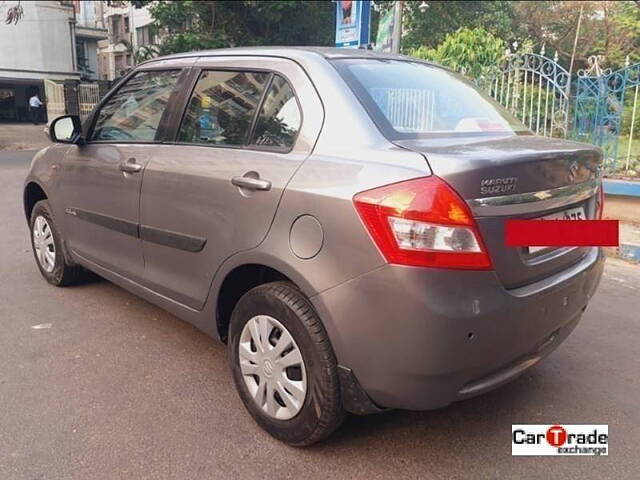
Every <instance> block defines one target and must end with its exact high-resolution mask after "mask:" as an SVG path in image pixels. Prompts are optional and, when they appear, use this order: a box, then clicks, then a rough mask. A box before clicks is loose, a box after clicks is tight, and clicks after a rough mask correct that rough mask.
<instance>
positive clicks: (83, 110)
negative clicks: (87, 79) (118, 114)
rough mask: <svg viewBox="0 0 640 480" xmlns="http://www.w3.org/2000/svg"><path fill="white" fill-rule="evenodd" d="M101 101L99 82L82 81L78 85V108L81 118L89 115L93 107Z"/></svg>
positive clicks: (83, 118)
mask: <svg viewBox="0 0 640 480" xmlns="http://www.w3.org/2000/svg"><path fill="white" fill-rule="evenodd" d="M99 101H100V90H99V88H98V84H97V83H81V84H80V85H79V86H78V109H79V110H80V120H82V121H83V122H84V120H85V119H86V118H87V116H89V114H90V113H91V110H93V107H95V106H96V104H97V103H98V102H99Z"/></svg>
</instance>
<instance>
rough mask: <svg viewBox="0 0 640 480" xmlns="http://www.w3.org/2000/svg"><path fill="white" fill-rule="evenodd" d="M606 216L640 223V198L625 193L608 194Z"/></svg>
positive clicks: (605, 208) (605, 205) (604, 215)
mask: <svg viewBox="0 0 640 480" xmlns="http://www.w3.org/2000/svg"><path fill="white" fill-rule="evenodd" d="M602 216H603V217H604V218H608V219H611V220H620V221H622V222H632V223H637V224H640V198H638V197H628V196H625V195H606V196H605V199H604V212H603V215H602Z"/></svg>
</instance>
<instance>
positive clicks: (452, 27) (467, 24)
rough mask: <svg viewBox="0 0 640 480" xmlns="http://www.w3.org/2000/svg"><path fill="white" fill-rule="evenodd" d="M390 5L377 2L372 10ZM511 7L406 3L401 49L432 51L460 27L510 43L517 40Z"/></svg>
mask: <svg viewBox="0 0 640 480" xmlns="http://www.w3.org/2000/svg"><path fill="white" fill-rule="evenodd" d="M393 4H394V2H393V1H388V0H385V1H381V0H377V1H376V2H375V7H376V10H379V11H381V12H382V13H384V12H386V11H387V10H388V9H390V8H392V7H393ZM513 4H514V2H508V1H458V2H451V1H425V2H420V1H407V2H405V7H404V10H403V15H402V17H403V19H402V25H403V36H402V50H403V51H404V52H409V51H410V50H412V49H415V48H418V47H428V48H435V47H437V46H438V45H440V43H442V41H443V40H444V39H445V37H446V36H447V35H449V34H451V33H454V32H456V31H457V30H459V29H460V28H470V29H472V28H483V29H484V30H485V31H487V32H489V33H491V34H493V35H495V36H497V37H499V38H502V39H504V40H505V41H512V40H514V39H515V38H516V37H517V29H516V27H515V26H514V22H515V9H514V5H513ZM374 38H375V37H374Z"/></svg>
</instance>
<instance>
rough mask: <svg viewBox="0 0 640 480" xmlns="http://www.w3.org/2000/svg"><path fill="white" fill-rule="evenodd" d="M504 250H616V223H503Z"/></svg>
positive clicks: (611, 221) (548, 221)
mask: <svg viewBox="0 0 640 480" xmlns="http://www.w3.org/2000/svg"><path fill="white" fill-rule="evenodd" d="M505 243H506V244H507V246H508V247H586V246H594V247H595V246H599V247H617V246H618V220H507V225H506V229H505Z"/></svg>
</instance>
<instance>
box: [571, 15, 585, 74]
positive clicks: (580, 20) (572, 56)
mask: <svg viewBox="0 0 640 480" xmlns="http://www.w3.org/2000/svg"><path fill="white" fill-rule="evenodd" d="M583 10H584V3H583V4H582V5H580V13H579V14H578V25H577V26H576V36H575V37H574V39H573V50H572V51H571V63H570V64H569V81H571V74H572V73H573V61H574V60H575V58H576V49H577V48H578V38H579V37H580V23H582V11H583Z"/></svg>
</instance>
